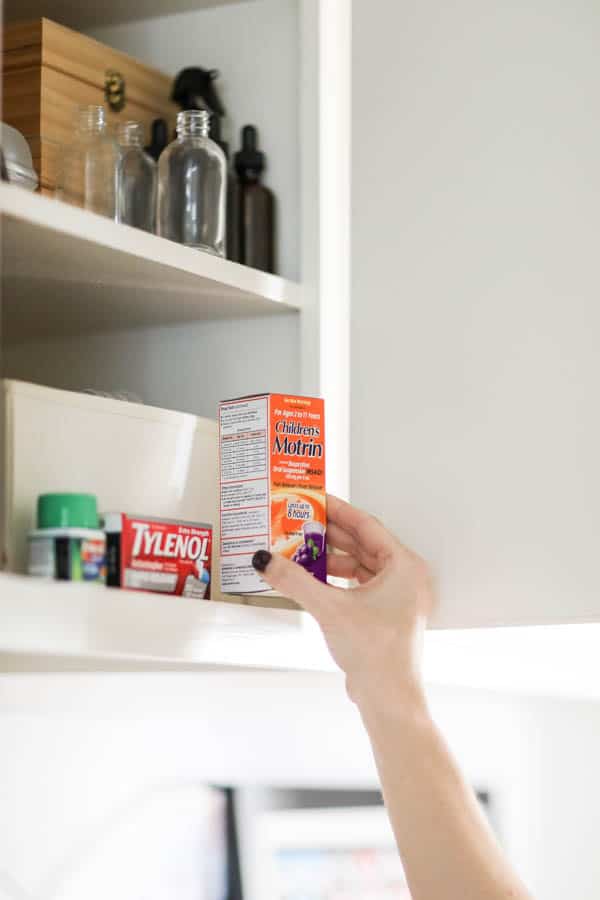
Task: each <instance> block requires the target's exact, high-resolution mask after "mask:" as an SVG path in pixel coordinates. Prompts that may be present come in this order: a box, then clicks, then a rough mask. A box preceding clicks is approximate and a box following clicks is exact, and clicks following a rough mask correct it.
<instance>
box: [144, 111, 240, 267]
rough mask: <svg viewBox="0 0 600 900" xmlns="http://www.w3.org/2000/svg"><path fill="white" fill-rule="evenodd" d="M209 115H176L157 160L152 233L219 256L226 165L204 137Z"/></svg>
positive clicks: (222, 246) (222, 243) (222, 250)
mask: <svg viewBox="0 0 600 900" xmlns="http://www.w3.org/2000/svg"><path fill="white" fill-rule="evenodd" d="M209 125H210V112H209V111H208V110H204V109H188V110H184V111H183V112H180V113H179V114H178V116H177V137H176V138H175V140H174V141H173V142H172V143H171V144H169V146H168V147H166V148H165V150H163V152H162V154H161V156H160V159H159V161H158V205H157V231H158V234H160V235H162V236H163V237H166V238H169V239H170V240H172V241H178V242H179V243H180V244H186V245H187V246H188V247H195V248H197V249H199V250H206V251H208V252H209V253H214V254H216V255H217V256H225V215H226V213H225V195H226V185H227V164H226V161H225V154H224V153H223V151H222V150H221V148H220V147H219V146H218V144H216V143H215V142H214V141H212V140H211V139H210V137H209Z"/></svg>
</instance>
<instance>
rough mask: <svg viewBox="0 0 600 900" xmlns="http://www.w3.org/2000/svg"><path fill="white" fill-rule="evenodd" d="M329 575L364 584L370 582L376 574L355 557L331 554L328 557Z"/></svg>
mask: <svg viewBox="0 0 600 900" xmlns="http://www.w3.org/2000/svg"><path fill="white" fill-rule="evenodd" d="M327 574H328V575H333V576H334V578H347V579H348V580H350V581H355V580H356V581H358V582H359V583H360V584H364V582H365V581H370V579H371V578H373V576H374V574H375V573H374V572H372V571H371V570H370V569H366V568H365V567H364V566H363V565H361V563H360V562H359V560H357V559H356V558H355V557H354V556H347V555H346V554H343V555H342V554H337V553H329V554H328V556H327Z"/></svg>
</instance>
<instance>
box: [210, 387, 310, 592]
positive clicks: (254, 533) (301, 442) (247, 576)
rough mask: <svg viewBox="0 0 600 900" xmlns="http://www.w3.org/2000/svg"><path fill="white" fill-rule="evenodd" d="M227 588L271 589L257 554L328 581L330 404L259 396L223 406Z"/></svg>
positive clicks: (224, 588)
mask: <svg viewBox="0 0 600 900" xmlns="http://www.w3.org/2000/svg"><path fill="white" fill-rule="evenodd" d="M219 451H220V467H221V590H222V591H223V593H225V594H245V593H256V592H260V591H268V590H270V588H269V586H268V585H267V584H266V583H265V582H264V581H263V579H262V578H261V576H260V575H259V573H258V572H255V571H254V569H253V568H252V557H253V555H254V554H255V553H256V551H257V550H272V551H273V552H275V553H281V554H283V555H284V556H287V557H288V558H289V559H293V560H294V561H295V562H298V563H299V564H300V565H302V566H304V568H306V569H307V571H309V572H311V574H313V575H314V576H315V578H319V579H320V580H321V581H325V580H326V578H327V551H326V541H325V530H326V526H327V502H326V494H325V408H324V402H323V400H320V399H316V398H314V397H295V396H290V395H287V394H260V395H256V396H252V397H242V398H240V399H238V400H226V401H224V402H223V403H221V404H220V407H219Z"/></svg>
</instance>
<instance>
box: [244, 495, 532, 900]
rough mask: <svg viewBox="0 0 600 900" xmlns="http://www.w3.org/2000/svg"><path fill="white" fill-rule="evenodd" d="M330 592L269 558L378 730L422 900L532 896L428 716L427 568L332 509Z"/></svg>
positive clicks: (384, 779) (276, 578)
mask: <svg viewBox="0 0 600 900" xmlns="http://www.w3.org/2000/svg"><path fill="white" fill-rule="evenodd" d="M328 518H329V521H328V530H327V535H328V544H329V545H330V546H332V547H334V548H335V549H336V550H337V551H340V552H337V553H334V554H330V555H329V559H328V571H329V573H330V574H331V575H334V576H338V577H341V578H348V579H353V580H356V581H357V582H358V586H357V587H355V588H353V589H350V590H344V589H341V588H336V587H332V586H331V585H323V584H322V583H320V582H318V581H316V580H315V579H314V578H313V577H312V576H311V575H309V574H308V573H307V572H305V571H304V570H303V569H302V568H301V567H300V566H298V565H296V564H295V563H291V562H289V561H288V560H286V559H283V558H282V557H279V556H274V557H272V558H271V557H270V555H269V554H265V553H264V552H263V553H262V554H261V553H259V554H257V556H256V557H255V560H256V564H257V567H258V568H259V569H261V571H262V572H263V576H264V578H265V580H266V581H267V582H268V583H269V584H271V585H272V586H273V587H274V588H276V589H277V590H279V591H280V592H281V593H282V594H284V595H286V596H288V597H291V598H292V599H294V600H296V601H297V602H298V603H299V604H300V605H301V606H303V607H304V608H305V609H306V610H307V611H308V612H310V613H312V614H313V615H314V616H315V618H316V619H317V621H318V623H319V624H320V626H321V629H322V631H323V634H324V636H325V639H326V641H327V643H328V646H329V649H330V651H331V653H332V655H333V657H334V659H335V661H336V662H337V663H338V665H339V666H340V668H341V669H342V670H343V671H344V673H345V675H346V684H347V689H348V693H349V695H350V697H351V698H352V700H354V702H355V703H356V704H357V706H358V708H359V710H360V713H361V716H362V719H363V722H364V724H365V727H366V729H367V732H368V734H369V737H370V740H371V744H372V747H373V752H374V756H375V761H376V764H377V768H378V771H379V775H380V779H381V784H382V789H383V794H384V799H385V802H386V806H387V809H388V813H389V816H390V820H391V823H392V827H393V829H394V834H395V836H396V841H397V843H398V848H399V850H400V855H401V857H402V861H403V864H404V868H405V871H406V875H407V879H408V883H409V887H410V891H411V895H412V898H413V900H529V896H530V895H529V894H528V893H527V891H526V890H525V888H524V887H523V885H522V884H521V882H520V881H519V879H518V878H517V876H516V875H515V873H514V872H513V871H512V869H511V867H510V865H509V864H508V862H507V860H506V859H505V857H504V855H503V853H502V851H501V849H500V847H499V845H498V843H497V841H496V839H495V837H494V835H493V833H492V831H491V829H490V827H489V825H488V823H487V822H486V820H485V818H484V816H483V814H482V812H481V810H480V808H479V806H478V803H477V801H476V799H475V796H474V794H473V791H472V790H471V789H470V788H469V786H468V785H467V783H466V782H465V780H464V778H463V776H462V775H461V773H460V770H459V768H458V766H457V764H456V762H455V761H454V759H453V757H452V755H451V753H450V751H449V749H448V747H447V746H446V743H445V741H444V739H443V737H442V735H441V734H440V732H439V730H438V729H437V727H436V725H435V724H434V722H433V720H432V718H431V715H430V714H429V711H428V708H427V703H426V699H425V693H424V689H423V684H422V677H421V655H422V643H423V632H424V628H425V624H426V621H427V618H428V616H429V614H430V612H431V608H432V603H433V587H432V580H431V576H430V574H429V571H428V569H427V566H426V565H425V563H424V562H423V560H421V559H420V558H419V557H418V556H417V555H416V554H415V553H413V552H412V551H410V550H408V549H407V548H406V547H404V546H403V545H402V544H401V543H400V542H399V541H398V540H397V539H396V538H395V537H394V536H393V535H391V534H390V533H389V532H388V531H387V530H386V529H385V528H384V527H383V526H382V525H381V524H380V523H379V522H378V521H377V520H376V519H374V518H373V517H372V516H369V515H367V514H366V513H363V512H360V511H359V510H356V509H354V508H353V507H351V506H350V505H349V504H347V503H344V502H343V501H341V500H338V499H336V498H335V497H330V498H329V502H328Z"/></svg>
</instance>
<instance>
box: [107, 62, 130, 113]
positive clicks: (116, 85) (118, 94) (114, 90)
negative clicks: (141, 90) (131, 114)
mask: <svg viewBox="0 0 600 900" xmlns="http://www.w3.org/2000/svg"><path fill="white" fill-rule="evenodd" d="M104 97H105V99H106V102H107V103H108V106H109V108H110V109H112V111H113V112H121V110H122V109H123V107H124V106H125V103H126V102H127V97H126V96H125V79H124V78H123V76H122V75H121V73H120V72H116V71H115V70H114V69H107V71H106V79H105V81H104Z"/></svg>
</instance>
